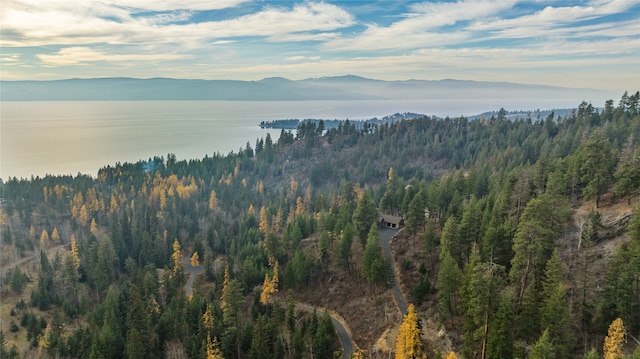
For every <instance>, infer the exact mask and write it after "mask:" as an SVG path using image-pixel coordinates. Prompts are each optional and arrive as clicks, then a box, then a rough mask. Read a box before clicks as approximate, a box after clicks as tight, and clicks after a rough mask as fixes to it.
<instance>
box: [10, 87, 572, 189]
mask: <svg viewBox="0 0 640 359" xmlns="http://www.w3.org/2000/svg"><path fill="white" fill-rule="evenodd" d="M524 105H525V104H524V103H523V104H513V103H512V104H511V106H514V107H511V108H509V107H507V106H509V104H504V103H502V104H500V101H498V100H496V101H486V100H477V101H468V100H467V101H464V102H463V103H461V101H460V100H459V99H457V100H451V101H441V100H439V101H437V102H434V101H431V102H429V101H287V102H282V101H264V102H263V101H261V102H254V101H62V102H55V101H43V102H40V101H32V102H0V120H1V122H0V124H1V126H0V178H2V179H7V178H9V177H14V176H15V177H18V178H20V177H24V178H29V177H31V176H32V175H34V176H43V175H45V174H73V175H75V174H77V173H78V172H80V173H86V174H90V175H92V176H95V175H96V174H97V171H98V169H99V168H101V167H103V166H105V165H112V164H115V163H116V162H136V161H138V160H140V159H148V158H150V157H153V156H165V158H166V155H167V154H168V153H174V154H176V156H177V158H178V159H191V158H203V157H204V156H205V155H212V154H213V153H216V152H220V153H223V154H226V153H229V152H230V151H237V150H238V149H239V148H241V147H243V148H244V146H245V145H246V143H247V141H249V142H250V143H251V146H252V147H254V146H255V142H256V139H257V138H259V137H264V136H266V134H267V132H270V133H271V136H272V137H273V139H274V141H275V140H276V139H277V138H278V136H279V134H280V131H279V130H269V131H267V130H263V129H260V127H259V126H258V125H259V124H260V121H268V120H276V119H287V118H300V119H304V118H324V119H335V118H338V119H345V118H349V119H368V118H372V117H383V116H386V115H390V114H393V113H396V112H416V113H425V114H429V115H447V114H449V115H452V116H458V115H473V114H477V113H481V112H484V111H488V110H497V109H499V108H500V107H503V106H504V107H505V108H508V109H526V108H534V109H535V108H537V107H535V104H529V106H526V107H523V106H524ZM575 105H576V104H553V103H550V104H547V106H546V107H548V106H558V107H560V106H575ZM517 106H519V107H517ZM546 107H545V108H546Z"/></svg>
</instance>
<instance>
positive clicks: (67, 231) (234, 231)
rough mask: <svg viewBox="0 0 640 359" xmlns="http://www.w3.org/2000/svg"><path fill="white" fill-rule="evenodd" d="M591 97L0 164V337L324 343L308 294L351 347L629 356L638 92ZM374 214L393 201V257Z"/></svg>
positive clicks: (119, 350)
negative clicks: (136, 155)
mask: <svg viewBox="0 0 640 359" xmlns="http://www.w3.org/2000/svg"><path fill="white" fill-rule="evenodd" d="M603 105H604V107H603V108H602V109H598V108H596V107H594V105H592V104H589V103H586V102H583V103H581V104H579V106H578V107H577V109H576V111H575V112H574V113H572V114H571V115H568V116H564V117H561V116H555V115H554V114H553V113H551V114H549V115H548V116H547V117H546V118H542V119H532V118H527V117H525V118H518V119H513V118H508V117H507V116H506V114H507V112H506V111H505V110H503V109H501V110H500V111H498V112H497V113H496V116H492V117H490V118H482V119H480V120H474V121H470V120H468V119H466V118H464V117H461V118H445V119H440V118H430V117H422V118H418V119H412V120H401V121H397V122H392V123H385V124H373V125H372V124H365V125H364V126H362V127H359V128H357V127H356V126H355V125H354V124H352V123H350V122H349V121H345V122H344V123H341V124H340V125H339V126H338V127H335V128H330V129H328V130H325V129H324V126H323V124H322V123H321V122H320V123H315V122H307V123H304V124H303V125H301V126H300V127H299V128H298V129H297V131H296V133H292V132H287V131H284V130H283V132H282V134H281V136H280V138H279V140H278V141H277V142H274V141H273V140H272V139H271V138H270V137H268V136H267V137H266V138H263V139H258V140H257V141H256V142H255V143H254V144H252V143H247V144H246V146H245V149H244V150H242V151H239V152H237V153H230V154H226V155H220V154H217V155H214V156H212V157H206V158H204V159H192V160H189V161H177V160H176V158H175V156H174V155H171V154H169V155H167V156H166V157H156V158H153V159H149V160H148V161H140V162H138V163H122V164H115V165H110V166H106V167H104V168H102V169H101V170H100V171H99V173H98V174H97V176H96V177H95V178H93V177H91V176H86V175H78V176H75V177H72V176H57V177H54V176H49V177H45V178H31V179H16V178H12V179H8V180H7V181H6V182H4V183H2V185H1V186H2V187H1V192H0V193H1V200H2V202H1V205H2V212H1V214H2V216H1V218H0V219H1V225H2V232H1V233H2V248H1V250H2V252H1V255H2V257H1V259H2V262H1V263H2V290H1V296H2V297H1V299H2V302H1V303H2V310H1V314H2V337H1V338H0V339H2V340H1V341H0V342H1V344H2V348H1V350H2V352H0V357H2V358H5V357H7V358H11V357H38V356H41V357H63V358H121V357H127V358H165V357H166V358H252V359H253V358H255V359H260V358H333V357H336V356H339V355H340V350H341V345H340V341H339V340H338V337H337V335H336V333H335V330H334V324H333V323H332V320H331V317H330V313H337V314H339V315H340V316H341V317H343V318H344V320H345V321H346V324H348V325H349V327H350V329H351V335H352V340H354V341H355V344H356V346H357V348H359V349H360V351H358V352H356V353H354V355H355V356H361V357H368V356H369V355H372V357H384V358H386V357H388V356H389V353H388V350H392V351H394V352H397V353H408V352H412V353H413V354H412V355H415V356H408V355H402V354H396V357H397V358H409V357H412V358H413V357H416V358H417V357H420V356H419V354H421V353H422V352H424V353H426V354H427V355H428V357H429V358H433V357H436V356H438V355H442V356H443V357H446V355H447V354H449V352H450V351H454V352H455V353H456V355H457V356H458V357H462V358H523V359H524V358H552V357H553V358H583V357H584V358H598V357H603V355H604V357H605V358H619V357H622V356H615V355H617V354H616V353H618V352H620V353H623V354H624V355H631V353H632V352H633V351H634V348H635V347H637V346H640V342H638V340H639V339H640V216H638V215H637V213H638V212H639V211H640V204H639V203H640V201H639V198H640V197H639V196H640V92H636V93H635V94H633V95H628V94H627V93H625V94H624V95H623V96H622V98H621V99H620V100H619V102H618V103H617V104H616V103H615V102H614V101H613V100H609V101H607V102H606V103H605V104H603ZM595 106H600V104H596V105H595ZM379 213H385V214H389V215H395V216H402V217H403V218H404V219H405V227H404V229H403V230H402V231H401V232H400V233H398V235H397V238H396V239H395V240H394V246H393V248H394V251H395V252H394V258H396V259H395V261H393V262H394V263H389V262H388V261H387V260H386V259H385V257H384V256H383V255H382V249H381V246H380V229H379V228H378V225H377V221H378V215H379ZM399 248H402V252H401V251H400V249H399ZM391 268H396V271H395V272H396V273H397V274H399V275H400V282H401V283H402V288H403V290H404V293H403V294H404V296H405V298H406V300H407V301H408V302H410V303H412V304H413V305H411V306H410V310H409V313H408V314H407V315H406V317H405V320H404V323H402V325H401V322H403V321H402V320H401V319H402V314H401V313H399V312H398V310H397V308H396V307H395V306H393V305H391V306H390V305H389V303H393V296H392V294H391V289H390V286H389V280H390V276H389V273H390V270H391ZM199 271H202V274H199V275H197V276H195V274H196V273H198V272H199ZM189 276H191V277H189ZM194 276H195V281H194V284H193V288H192V294H191V295H188V294H187V293H188V292H191V291H190V289H191V287H190V284H188V283H187V280H188V278H191V279H193V278H194ZM340 288H343V290H342V291H340ZM344 288H347V289H348V290H344ZM185 289H189V290H185ZM337 297H339V300H338V299H336V298H337ZM303 302H304V303H303ZM308 305H313V306H317V307H318V308H321V309H318V312H317V313H310V312H309V311H307V310H302V308H303V306H308ZM356 307H357V308H359V309H357V310H361V311H362V312H358V314H357V315H355V314H354V312H350V311H351V310H352V309H351V308H356ZM324 308H326V309H327V311H324ZM414 308H415V311H414ZM353 310H356V309H353ZM323 311H324V313H323ZM330 311H331V312H330ZM359 313H362V315H360V314H359ZM617 319H620V320H617ZM423 324H424V325H423ZM427 324H429V325H432V324H433V325H437V326H438V330H439V331H440V333H441V334H440V335H438V336H435V335H434V336H429V335H423V336H422V337H420V336H419V335H414V334H415V333H419V332H420V330H422V329H424V326H426V325H427ZM610 325H611V326H612V328H613V329H615V330H612V329H610ZM622 326H623V327H624V330H625V331H626V337H625V338H626V342H622V341H621V340H619V339H618V338H620V336H619V335H614V334H615V333H620V331H621V330H622ZM616 330H617V331H616ZM384 333H387V336H390V335H389V334H388V333H392V334H393V335H391V336H392V337H393V338H392V342H390V343H389V345H388V347H387V348H386V349H385V348H383V347H381V346H380V345H378V344H379V343H378V342H379V341H378V340H377V339H378V338H379V337H381V336H385V334H384ZM395 333H397V337H398V338H399V340H398V341H397V342H396V341H395V338H396V335H395ZM445 337H446V338H450V342H449V343H448V344H447V343H445V341H444V339H443V338H445ZM605 337H606V338H607V339H606V340H605ZM605 342H606V345H605ZM374 346H375V350H374V349H373V348H374ZM389 348H391V349H389ZM620 355H622V354H620ZM635 355H640V352H639V351H638V349H635ZM450 357H451V356H450Z"/></svg>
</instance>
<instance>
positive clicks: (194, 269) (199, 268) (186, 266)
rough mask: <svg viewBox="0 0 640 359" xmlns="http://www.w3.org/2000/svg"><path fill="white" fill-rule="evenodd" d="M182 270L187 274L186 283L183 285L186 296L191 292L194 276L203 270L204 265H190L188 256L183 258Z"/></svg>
mask: <svg viewBox="0 0 640 359" xmlns="http://www.w3.org/2000/svg"><path fill="white" fill-rule="evenodd" d="M184 271H185V273H187V274H188V275H189V277H188V278H187V283H186V284H185V285H184V291H185V292H186V293H187V297H188V296H190V295H191V294H193V281H194V280H195V279H196V276H197V275H198V274H200V273H202V272H204V267H203V266H202V265H199V266H197V267H194V266H192V265H191V261H190V260H189V258H187V257H185V258H184Z"/></svg>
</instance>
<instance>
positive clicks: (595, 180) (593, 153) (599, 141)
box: [579, 129, 613, 208]
mask: <svg viewBox="0 0 640 359" xmlns="http://www.w3.org/2000/svg"><path fill="white" fill-rule="evenodd" d="M579 153H580V160H581V163H582V166H581V173H582V180H583V181H584V183H585V184H586V185H585V188H584V191H583V193H584V195H585V196H586V197H587V198H595V200H596V208H598V206H599V203H600V195H601V194H602V193H603V192H604V191H605V190H606V189H607V188H608V186H609V184H610V183H611V179H612V172H613V171H612V164H613V162H612V158H613V156H612V155H613V152H612V150H611V144H610V143H609V139H608V138H607V137H606V136H605V135H604V133H603V132H602V131H601V130H599V129H598V130H595V131H594V132H593V133H591V135H590V136H589V138H588V139H587V140H586V141H585V142H584V143H583V144H582V146H581V149H580V152H579Z"/></svg>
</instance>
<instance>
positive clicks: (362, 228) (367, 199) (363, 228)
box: [353, 191, 378, 248]
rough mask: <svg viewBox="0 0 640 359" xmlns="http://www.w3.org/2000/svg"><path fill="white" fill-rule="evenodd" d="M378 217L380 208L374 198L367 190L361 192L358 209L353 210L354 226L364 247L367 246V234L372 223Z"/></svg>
mask: <svg viewBox="0 0 640 359" xmlns="http://www.w3.org/2000/svg"><path fill="white" fill-rule="evenodd" d="M377 218H378V210H377V209H376V203H375V202H374V201H373V198H371V195H370V194H369V192H367V191H362V192H360V195H359V196H358V203H357V205H356V209H355V210H354V212H353V228H354V229H355V231H356V234H357V235H358V238H359V239H360V243H361V244H362V247H363V248H364V247H365V246H366V243H367V234H368V233H369V230H370V229H371V225H372V224H374V223H375V222H376V219H377Z"/></svg>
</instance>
